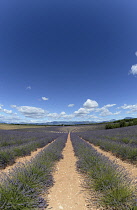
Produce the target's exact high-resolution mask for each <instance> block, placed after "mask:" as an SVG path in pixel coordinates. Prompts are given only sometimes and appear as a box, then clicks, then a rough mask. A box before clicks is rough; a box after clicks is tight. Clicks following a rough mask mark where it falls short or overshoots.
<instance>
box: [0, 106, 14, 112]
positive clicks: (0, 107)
mask: <svg viewBox="0 0 137 210" xmlns="http://www.w3.org/2000/svg"><path fill="white" fill-rule="evenodd" d="M2 107H3V105H1V104H0V112H4V113H6V114H12V110H8V109H3V108H2Z"/></svg>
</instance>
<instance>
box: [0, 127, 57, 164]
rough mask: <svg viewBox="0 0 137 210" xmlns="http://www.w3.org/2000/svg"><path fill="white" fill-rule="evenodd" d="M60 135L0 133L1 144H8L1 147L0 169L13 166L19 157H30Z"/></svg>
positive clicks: (52, 133) (19, 132)
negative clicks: (33, 152)
mask: <svg viewBox="0 0 137 210" xmlns="http://www.w3.org/2000/svg"><path fill="white" fill-rule="evenodd" d="M60 135H61V134H60V133H54V132H51V133H50V132H38V131H37V132H36V131H33V132H24V131H8V132H7V131H6V132H5V131H0V138H1V140H0V144H1V143H2V144H3V143H5V144H7V146H3V147H0V168H5V167H6V166H7V165H11V164H13V163H14V162H15V159H16V158H17V157H20V156H25V155H30V153H31V152H32V151H34V150H36V149H37V148H41V147H44V146H45V145H47V144H48V143H50V142H52V141H53V140H54V139H56V138H57V137H59V136H60ZM11 142H12V144H11Z"/></svg>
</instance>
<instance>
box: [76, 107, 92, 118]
mask: <svg viewBox="0 0 137 210" xmlns="http://www.w3.org/2000/svg"><path fill="white" fill-rule="evenodd" d="M88 113H90V111H89V110H88V109H85V108H80V109H78V110H77V111H75V112H74V116H75V117H82V116H85V115H87V114H88Z"/></svg>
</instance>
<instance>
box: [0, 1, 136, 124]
mask: <svg viewBox="0 0 137 210" xmlns="http://www.w3.org/2000/svg"><path fill="white" fill-rule="evenodd" d="M136 8H137V1H136V0H132V1H129V0H120V1H119V0H115V1H111V0H106V1H103V0H98V1H96V0H93V1H89V0H85V1H82V0H73V1H72V0H69V1H63V0H58V1H56V0H50V1H45V0H41V1H38V0H27V1H18V0H12V1H10V0H2V1H1V2H0V24H1V27H0V29H1V30H0V121H4V122H28V123H31V122H47V121H54V120H91V121H102V120H103V121H104V120H109V119H121V118H124V117H128V116H130V117H137V97H136V91H137V77H136V75H137V12H136Z"/></svg>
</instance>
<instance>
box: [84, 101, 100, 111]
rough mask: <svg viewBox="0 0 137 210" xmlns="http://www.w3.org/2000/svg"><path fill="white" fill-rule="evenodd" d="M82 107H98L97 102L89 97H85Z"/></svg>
mask: <svg viewBox="0 0 137 210" xmlns="http://www.w3.org/2000/svg"><path fill="white" fill-rule="evenodd" d="M83 107H84V108H86V109H93V108H96V107H98V103H97V102H96V101H93V100H91V99H87V100H86V102H85V103H84V104H83Z"/></svg>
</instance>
